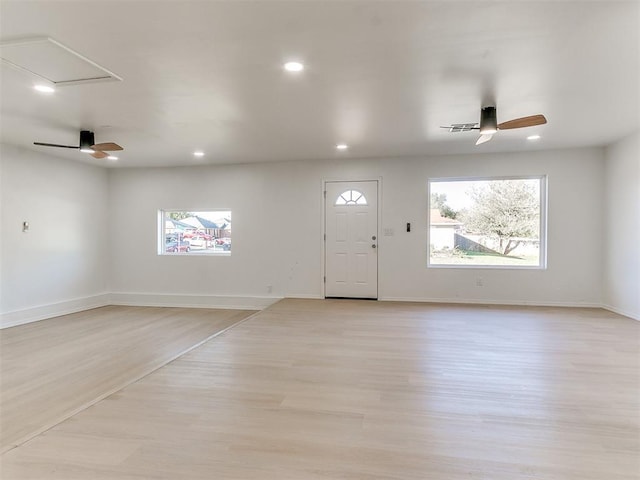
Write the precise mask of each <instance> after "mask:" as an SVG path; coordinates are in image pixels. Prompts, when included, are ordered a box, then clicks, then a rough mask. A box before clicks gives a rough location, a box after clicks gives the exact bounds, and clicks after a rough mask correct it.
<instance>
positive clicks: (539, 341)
mask: <svg viewBox="0 0 640 480" xmlns="http://www.w3.org/2000/svg"><path fill="white" fill-rule="evenodd" d="M639 339H640V323H638V322H636V321H634V320H631V319H628V318H625V317H621V316H619V315H615V314H612V313H610V312H606V311H604V310H598V309H571V308H520V307H486V306H460V305H425V304H411V303H391V302H389V303H387V302H366V301H350V300H294V299H290V300H284V301H281V302H279V303H277V304H275V305H273V306H272V307H270V308H268V309H266V310H265V311H263V312H261V313H259V314H257V315H255V316H253V317H251V318H250V319H249V320H247V321H246V322H243V323H241V324H238V325H237V326H236V327H234V328H233V329H231V330H228V331H227V332H225V333H223V334H221V335H219V336H217V337H215V338H214V339H212V340H210V341H208V342H205V343H204V344H202V345H201V346H199V347H198V348H196V349H194V350H192V351H190V352H189V353H187V354H185V355H184V356H182V357H180V358H179V359H177V360H175V361H173V362H171V363H169V364H167V365H166V366H164V367H163V368H160V369H158V370H157V371H155V372H154V373H153V374H151V375H148V376H146V377H144V378H142V379H141V380H139V381H137V382H135V383H133V384H131V385H129V386H128V387H127V388H125V389H123V390H121V391H119V392H118V393H116V394H114V395H111V396H109V397H108V398H106V399H105V400H103V401H101V402H99V403H97V404H96V405H94V406H92V407H91V408H89V409H86V410H84V411H82V412H80V413H79V414H77V415H75V416H73V417H72V418H70V419H68V420H67V421H65V422H62V423H61V424H59V425H57V426H56V427H54V428H52V429H51V430H49V431H47V432H46V433H44V434H42V435H39V436H38V437H36V438H34V439H33V440H31V441H29V442H28V443H26V444H24V445H22V446H20V447H18V448H15V449H13V450H11V451H9V452H7V453H6V454H4V455H3V457H2V467H1V468H2V470H1V471H2V474H3V475H4V476H3V478H5V477H6V478H11V479H16V480H21V479H30V480H36V479H37V480H39V479H47V480H49V479H51V480H56V479H64V480H84V479H87V478H92V479H110V480H112V479H143V478H144V479H175V478H180V479H210V478H224V479H251V478H259V479H296V480H300V479H303V480H306V479H310V480H314V479H324V480H327V479H336V478H340V479H364V480H367V479H368V480H374V479H375V480H381V479H398V480H400V479H402V480H407V479H425V478H433V479H442V480H458V479H467V480H468V479H476V480H477V479H486V480H488V479H491V480H533V479H535V480H605V479H606V480H637V479H638V478H640V342H639Z"/></svg>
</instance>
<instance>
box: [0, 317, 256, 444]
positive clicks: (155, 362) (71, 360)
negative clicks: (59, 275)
mask: <svg viewBox="0 0 640 480" xmlns="http://www.w3.org/2000/svg"><path fill="white" fill-rule="evenodd" d="M253 313H255V312H254V311H248V310H213V309H186V308H160V307H122V306H110V307H103V308H97V309H93V310H89V311H86V312H81V313H76V314H72V315H64V316H61V317H57V318H52V319H49V320H44V321H40V322H35V323H31V324H26V325H21V326H17V327H12V328H7V329H3V330H0V387H1V388H0V452H2V451H6V450H8V449H10V448H13V447H14V446H15V445H19V444H20V443H22V442H24V441H25V440H26V439H28V438H31V437H33V436H34V435H36V434H38V433H40V432H42V431H44V430H46V429H48V428H50V427H52V426H53V425H56V424H57V423H59V422H60V421H62V420H64V419H65V418H68V417H69V416H70V415H72V414H74V413H76V412H77V411H79V410H81V409H83V408H85V407H86V406H87V405H90V404H92V403H94V402H95V401H97V400H98V399H102V398H104V396H105V395H108V394H111V393H113V392H114V391H116V390H119V389H120V388H122V387H124V386H126V385H128V384H130V383H132V382H133V381H135V380H137V379H139V378H140V377H142V376H144V375H146V374H148V373H150V372H151V371H153V370H155V369H157V368H159V367H160V366H162V365H164V364H166V363H167V362H168V361H170V360H172V359H173V358H175V357H176V356H177V355H179V354H181V353H183V352H184V351H185V350H187V349H189V348H190V347H192V346H194V345H195V344H197V343H199V342H202V341H203V340H205V339H207V338H208V337H210V336H211V335H213V334H215V333H217V332H220V331H221V330H224V329H225V328H228V327H229V326H231V325H233V324H235V323H237V322H238V321H240V320H242V319H244V318H246V317H248V316H249V315H251V314H253Z"/></svg>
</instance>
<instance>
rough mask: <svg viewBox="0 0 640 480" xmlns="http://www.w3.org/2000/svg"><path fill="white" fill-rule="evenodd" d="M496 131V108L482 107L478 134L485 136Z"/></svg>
mask: <svg viewBox="0 0 640 480" xmlns="http://www.w3.org/2000/svg"><path fill="white" fill-rule="evenodd" d="M497 131H498V117H497V115H496V107H484V108H483V109H482V112H481V114H480V133H481V134H482V135H486V134H492V133H496V132H497Z"/></svg>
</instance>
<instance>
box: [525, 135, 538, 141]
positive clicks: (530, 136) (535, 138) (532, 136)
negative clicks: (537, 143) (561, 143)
mask: <svg viewBox="0 0 640 480" xmlns="http://www.w3.org/2000/svg"><path fill="white" fill-rule="evenodd" d="M539 139H540V135H529V136H528V137H527V140H539Z"/></svg>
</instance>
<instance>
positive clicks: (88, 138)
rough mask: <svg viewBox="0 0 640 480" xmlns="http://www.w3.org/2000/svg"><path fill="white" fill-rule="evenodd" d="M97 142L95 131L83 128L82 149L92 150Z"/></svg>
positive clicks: (81, 135)
mask: <svg viewBox="0 0 640 480" xmlns="http://www.w3.org/2000/svg"><path fill="white" fill-rule="evenodd" d="M95 144H96V142H95V139H94V135H93V132H90V131H89V130H82V131H81V132H80V150H91V147H92V146H93V145H95Z"/></svg>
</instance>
